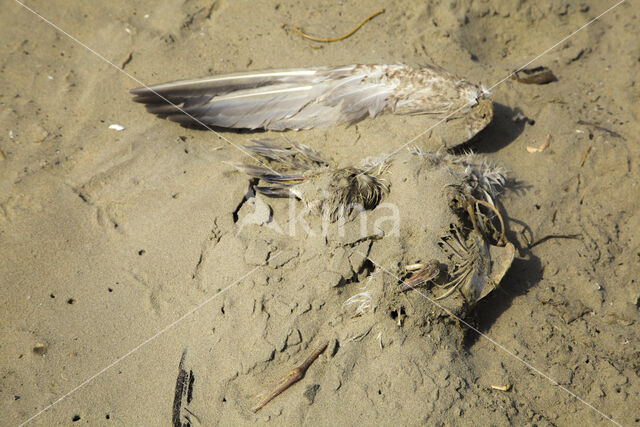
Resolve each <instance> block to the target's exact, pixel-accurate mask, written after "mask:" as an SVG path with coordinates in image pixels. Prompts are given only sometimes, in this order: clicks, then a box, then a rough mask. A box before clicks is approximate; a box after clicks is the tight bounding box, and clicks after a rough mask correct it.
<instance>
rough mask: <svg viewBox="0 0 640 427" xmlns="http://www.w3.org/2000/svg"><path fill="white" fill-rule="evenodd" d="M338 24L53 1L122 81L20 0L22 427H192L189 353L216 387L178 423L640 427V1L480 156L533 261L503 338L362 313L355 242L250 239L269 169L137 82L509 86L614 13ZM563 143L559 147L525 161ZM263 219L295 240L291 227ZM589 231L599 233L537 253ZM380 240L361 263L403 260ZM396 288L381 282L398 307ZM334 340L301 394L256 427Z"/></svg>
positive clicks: (522, 249)
mask: <svg viewBox="0 0 640 427" xmlns="http://www.w3.org/2000/svg"><path fill="white" fill-rule="evenodd" d="M329 3H330V4H329ZM329 3H327V2H324V5H320V4H319V3H317V2H303V1H281V2H252V1H251V2H250V1H229V0H221V1H213V2H212V1H211V0H206V1H204V0H187V1H163V2H152V1H147V0H145V1H139V2H125V1H113V2H92V1H76V2H45V1H29V2H28V5H29V6H30V7H32V8H34V9H35V10H37V11H38V12H39V13H40V14H42V16H44V17H46V19H48V20H50V21H51V22H53V23H55V24H56V25H58V26H59V27H60V28H61V29H63V30H64V31H67V32H68V33H69V34H71V35H73V36H74V37H76V38H77V39H78V40H79V41H81V42H82V43H85V44H86V45H87V46H89V47H90V48H91V49H94V50H95V52H96V53H99V54H100V55H103V56H104V58H102V59H101V58H99V57H98V56H96V55H95V54H94V53H92V52H90V51H89V50H87V49H86V48H85V47H83V46H82V45H80V44H79V43H78V42H76V41H74V40H72V39H70V38H69V37H67V36H66V35H64V34H62V33H61V32H59V31H56V30H55V29H54V28H52V27H51V26H50V25H48V24H47V23H45V22H43V21H42V20H41V19H39V18H38V17H37V16H35V15H34V14H32V13H30V12H29V11H27V10H25V9H24V8H22V7H20V5H19V4H17V3H14V2H13V1H10V0H6V1H4V2H3V13H2V15H1V16H0V23H1V25H0V35H1V36H0V40H1V41H0V52H1V55H0V76H1V78H0V150H2V153H3V156H2V157H1V158H2V160H0V248H1V251H2V253H1V255H0V304H1V305H2V322H1V323H0V375H1V376H0V402H2V403H1V407H2V411H0V424H2V425H16V424H20V423H21V422H24V421H26V420H31V422H32V423H33V424H39V425H52V424H73V423H90V424H105V425H108V424H119V425H143V424H144V425H166V424H171V423H172V407H173V403H174V392H175V388H176V378H177V376H178V372H179V369H178V364H179V362H180V358H181V356H182V354H183V351H184V350H185V349H186V355H185V358H184V362H183V364H182V367H183V369H184V371H185V372H186V373H187V376H189V377H190V378H192V379H193V382H192V392H191V396H190V397H191V399H190V402H189V403H188V404H186V403H184V402H183V406H186V408H187V409H186V410H185V409H183V410H182V413H181V414H179V415H180V416H181V417H182V418H181V420H182V422H186V420H187V418H186V417H187V416H188V417H189V418H190V420H191V423H192V425H199V424H202V425H211V424H224V425H232V424H252V423H264V422H270V423H272V424H274V423H275V424H278V425H280V424H286V425H291V424H300V423H305V424H314V425H315V424H318V425H333V424H345V425H355V424H372V423H374V422H377V423H382V424H391V423H394V424H397V423H409V424H417V423H422V422H426V423H428V424H431V425H451V424H467V425H468V424H472V423H480V424H492V425H508V424H510V423H514V424H529V423H534V424H537V425H578V424H582V425H594V424H606V423H608V420H607V417H610V418H611V419H613V420H615V422H618V423H621V424H624V425H635V424H638V423H640V410H639V409H638V408H640V396H639V393H640V383H639V381H638V376H639V374H640V373H639V370H640V342H639V335H640V334H639V329H638V322H639V318H638V310H639V308H638V307H639V305H640V283H639V280H640V277H639V276H640V274H639V273H640V232H639V231H638V230H639V229H640V216H638V215H637V211H638V209H640V197H638V195H639V194H640V193H639V190H638V181H639V178H640V170H639V169H638V161H639V155H640V148H639V146H638V143H637V142H638V141H637V135H638V134H640V126H639V125H638V120H639V118H640V82H638V81H637V79H638V76H639V75H640V46H639V45H638V43H637V40H638V39H637V34H638V31H640V28H639V23H638V12H639V9H638V6H637V4H636V3H634V2H632V1H628V2H626V3H625V4H622V5H620V6H619V7H617V8H616V9H615V10H613V11H612V12H611V13H609V14H607V15H605V16H604V17H603V18H602V19H600V20H599V21H597V22H595V23H593V24H592V25H590V26H588V27H587V28H585V29H584V30H582V31H580V32H579V33H577V34H576V35H575V36H573V37H571V38H569V39H568V40H566V41H564V42H563V43H561V44H559V45H558V46H557V47H556V48H555V49H553V50H551V51H549V52H548V53H546V54H545V55H543V56H542V57H540V58H539V59H537V60H536V61H534V63H533V64H532V66H533V65H546V66H548V67H550V68H551V69H552V70H553V72H554V73H555V74H556V76H557V77H558V81H557V82H553V83H550V84H546V85H524V84H520V83H517V82H515V81H513V80H506V81H503V82H502V83H500V84H499V85H497V86H495V87H494V88H493V89H492V92H493V95H492V99H493V100H494V102H495V103H496V104H495V118H494V120H493V122H492V123H491V124H490V125H489V127H488V128H487V129H486V130H485V131H483V132H482V133H481V134H480V135H479V138H478V139H477V141H475V143H474V145H473V147H470V148H473V149H474V150H476V151H478V152H480V153H484V154H486V156H487V157H489V158H490V159H491V160H492V161H495V162H499V163H500V164H502V165H503V166H504V167H505V168H507V169H508V170H509V171H510V176H511V177H512V178H513V179H514V180H515V183H514V185H513V186H512V189H511V190H509V191H507V192H506V194H505V195H504V196H503V198H502V199H501V208H502V209H503V212H504V213H505V214H506V216H507V217H508V221H507V225H508V229H509V233H508V236H509V239H510V240H511V241H512V242H514V244H516V247H517V253H516V255H517V259H516V260H515V261H514V264H513V266H512V268H511V270H510V271H509V273H508V274H507V276H506V277H505V279H504V281H503V282H502V286H501V288H500V289H499V290H497V291H494V292H493V293H492V294H491V295H490V296H489V297H487V298H486V299H484V300H483V301H482V302H481V303H480V305H479V306H478V308H477V314H476V316H475V319H470V322H472V323H473V324H475V325H476V326H477V327H478V329H479V330H480V331H482V332H483V333H484V334H486V337H488V338H490V340H492V341H490V340H489V339H487V338H486V337H481V336H479V335H478V334H476V333H475V332H473V331H470V330H468V329H466V328H465V330H464V331H463V330H461V329H460V328H459V327H458V325H457V324H456V323H455V322H454V321H452V320H451V319H447V318H446V317H442V316H441V317H432V318H429V317H427V319H435V320H433V321H431V320H429V321H425V317H424V316H423V315H422V313H423V312H425V310H426V311H428V310H429V309H430V308H429V307H430V305H429V302H428V301H426V300H425V299H424V298H423V297H421V296H420V295H419V294H417V293H415V292H413V293H408V294H407V295H406V299H405V298H402V299H399V298H395V299H394V298H392V299H391V300H390V302H389V304H387V305H385V306H381V307H379V309H378V310H377V311H376V312H375V313H368V314H365V315H363V316H360V317H358V318H355V319H352V318H351V315H350V314H352V313H349V312H348V310H346V309H345V308H343V303H344V301H345V300H346V299H347V298H348V297H350V296H352V295H354V294H356V293H358V292H360V288H361V286H363V284H364V282H365V280H367V277H366V276H368V275H370V274H374V273H375V271H372V270H375V269H371V268H370V267H371V266H368V267H367V266H366V265H365V264H366V263H363V260H362V259H356V258H357V257H355V256H354V253H353V252H349V251H348V250H347V249H345V248H341V247H340V246H339V245H334V246H330V245H329V246H327V247H323V246H322V245H320V244H319V243H318V242H316V241H311V240H310V239H306V238H304V237H300V236H298V237H297V238H296V237H291V236H288V235H282V234H279V233H277V232H276V231H274V230H273V229H270V228H268V227H258V226H255V225H254V226H251V227H245V228H242V229H241V227H240V226H239V225H240V223H241V221H239V219H242V218H243V217H244V216H246V215H248V214H250V212H251V211H252V206H256V203H258V202H257V201H256V200H257V199H250V200H248V201H246V203H245V202H244V196H245V194H246V193H247V189H248V184H249V183H248V180H247V179H246V178H245V177H243V176H241V175H240V174H239V173H237V172H235V171H234V169H233V168H232V167H230V166H229V165H228V164H225V163H223V162H225V161H240V160H243V155H242V154H241V153H240V152H239V151H238V150H237V149H236V148H234V146H232V145H230V144H228V143H227V142H225V141H223V140H222V139H220V138H219V137H217V136H216V135H213V134H211V133H209V132H206V131H196V130H188V129H183V128H181V127H179V126H177V125H176V124H174V123H170V122H167V121H161V120H159V119H156V118H155V117H153V116H151V115H149V114H147V113H146V112H145V111H144V108H143V107H142V106H140V105H137V104H134V103H132V102H131V100H130V96H129V94H128V93H127V90H128V89H130V88H133V87H136V86H139V83H137V82H136V81H134V80H133V79H132V78H131V76H133V77H135V78H136V79H139V80H140V81H141V82H143V83H145V84H151V83H158V82H163V81H167V80H175V79H180V78H188V77H197V76H204V75H208V74H213V73H224V72H232V71H241V70H259V69H265V68H274V67H279V68H283V67H300V66H310V65H340V64H350V63H397V62H404V63H409V64H424V63H435V64H438V65H440V66H442V67H444V68H445V69H448V70H450V71H452V72H454V73H456V74H458V75H461V76H464V77H465V78H467V79H468V80H470V81H473V82H477V83H482V84H484V85H485V86H487V87H490V86H492V85H494V84H495V83H498V82H500V81H501V80H502V79H503V78H504V77H506V76H507V75H508V74H509V72H510V71H512V70H513V69H515V68H517V67H519V66H521V65H523V64H525V63H527V62H528V61H530V60H531V59H534V58H535V57H536V56H537V55H539V54H541V53H543V52H544V51H545V49H547V48H549V47H551V46H553V45H554V44H556V43H557V42H558V41H560V40H562V39H563V38H564V37H567V36H568V35H570V34H571V33H572V32H574V31H575V30H577V29H578V28H580V26H582V25H583V24H584V23H586V22H587V21H589V20H590V19H592V18H594V17H596V16H597V15H598V14H600V13H601V12H603V11H605V10H606V9H607V8H608V7H610V6H612V5H613V4H615V2H613V1H573V0H569V1H561V2H558V1H552V0H545V1H541V2H526V1H494V0H488V1H474V2H471V1H457V2H456V1H445V2H438V1H435V2H417V1H415V2H406V3H405V4H401V3H399V2H382V1H369V0H367V1H360V2H338V1H335V2H329ZM381 7H385V8H386V12H385V13H384V14H382V15H380V16H378V17H376V18H375V19H374V20H372V21H371V22H369V23H367V24H366V25H365V26H364V27H363V28H362V29H361V30H360V31H359V32H357V33H356V34H355V35H354V36H352V37H350V38H348V39H346V40H344V41H341V42H338V43H333V44H324V45H319V44H317V43H314V42H310V41H306V40H303V39H301V38H300V37H299V36H298V35H296V34H294V33H292V32H287V31H285V30H284V29H283V28H281V26H282V25H283V24H296V25H303V26H304V28H305V29H306V30H307V31H308V32H310V33H313V34H318V35H338V34H342V33H344V32H346V31H347V30H348V29H350V28H352V27H353V25H354V24H355V23H356V22H358V21H359V20H361V19H362V18H363V17H364V16H366V15H367V14H369V13H371V12H373V11H375V10H377V9H379V8H381ZM105 58H106V59H107V60H109V61H112V62H113V63H114V64H115V65H116V68H119V69H120V70H118V69H116V68H114V67H112V66H111V65H109V64H108V63H107V62H105V60H104V59H105ZM122 68H124V71H125V72H126V73H130V75H131V76H128V75H127V74H125V73H123V72H122ZM111 124H120V125H122V126H124V127H125V129H124V130H122V131H116V130H112V129H109V125H111ZM428 126H429V124H428V122H426V121H424V119H423V118H420V117H409V118H407V117H388V118H387V117H385V118H379V119H376V120H365V121H363V122H361V123H359V124H357V125H355V126H351V127H338V128H331V129H323V130H319V131H310V132H298V133H295V132H290V133H287V134H286V136H287V137H289V138H292V139H295V140H297V141H299V142H304V143H306V144H308V145H310V146H312V147H314V148H315V149H317V150H319V151H322V152H323V153H325V154H326V155H327V156H329V157H330V158H332V159H333V161H335V162H337V163H341V164H349V163H353V162H355V161H356V160H359V159H360V158H362V157H363V154H366V155H376V154H379V153H382V152H386V151H390V150H391V149H393V148H395V147H397V146H399V145H401V144H403V143H405V142H406V141H409V140H410V139H411V138H413V137H415V136H416V135H419V134H421V133H423V132H424V131H425V130H426V129H427V128H428ZM443 129H444V128H443ZM548 134H550V135H552V139H551V146H550V147H549V148H548V149H547V150H545V151H544V152H542V153H529V152H527V151H526V149H525V147H526V146H527V145H534V146H537V145H539V144H540V143H542V141H544V139H545V137H546V135H548ZM439 135H440V137H436V136H433V135H431V134H424V135H423V136H421V137H420V138H419V139H418V142H419V143H423V144H427V145H429V144H430V146H437V145H439V144H442V143H443V141H442V138H445V139H446V135H447V132H446V131H440V134H439ZM223 136H224V137H225V138H227V139H229V140H230V141H231V142H232V143H233V144H235V145H239V144H244V143H246V141H247V138H249V137H252V136H253V135H246V134H238V133H225V134H224V135H223ZM260 136H273V135H270V134H269V133H267V134H266V135H262V134H261V135H260ZM275 137H279V134H275ZM407 191H408V192H409V193H410V190H407ZM416 191H421V190H420V189H417V190H416ZM395 194H397V196H398V197H402V195H401V194H398V193H395ZM406 196H407V197H410V196H411V195H410V194H407V195H406ZM261 200H262V201H264V202H265V203H269V205H270V208H269V209H271V210H272V211H273V213H274V218H277V214H278V213H279V212H286V209H287V205H286V204H282V203H280V202H279V201H275V202H274V201H270V200H263V199H261ZM238 208H240V209H238ZM267 216H268V215H267ZM569 234H571V235H572V234H577V235H579V238H578V239H559V238H553V239H548V240H546V241H544V242H542V243H541V244H539V245H537V246H535V247H533V248H531V249H528V241H534V240H537V239H540V238H542V237H544V236H547V235H569ZM366 245H370V243H366ZM375 245H376V246H375V248H373V249H375V250H373V249H371V247H370V246H366V247H362V248H360V249H362V250H365V251H368V250H370V249H371V250H372V252H370V253H371V255H372V257H374V255H375V254H384V253H385V251H387V253H389V250H390V249H388V248H389V247H390V246H388V245H390V244H387V243H385V241H384V240H382V241H378V242H375ZM356 246H357V245H356ZM376 251H377V252H376ZM276 254H277V257H276V256H275V255H276ZM264 264H266V265H264ZM376 277H377V278H376ZM382 277H383V275H378V276H375V277H374V280H379V282H380V283H378V284H377V285H375V286H379V288H378V289H386V291H385V292H387V293H392V292H391V291H389V289H392V286H394V284H393V283H391V281H390V280H389V278H387V279H383V278H382ZM385 280H386V282H385ZM221 290H223V291H224V292H223V293H222V294H219V292H220V291H221ZM393 304H396V305H395V306H394V305H393ZM394 307H395V308H394ZM194 310H195V311H194ZM421 310H422V311H421ZM402 317H404V318H402ZM399 318H400V319H399ZM400 320H402V321H400ZM463 334H464V336H463ZM354 337H356V338H357V339H353V338H354ZM462 338H464V341H462ZM325 339H326V340H329V342H330V344H329V348H328V350H327V351H325V352H324V354H323V355H321V356H320V357H319V359H318V360H317V361H316V362H315V363H314V364H313V365H312V366H311V368H310V369H309V371H308V373H307V375H306V377H305V378H304V379H303V380H302V381H301V382H300V383H298V384H296V385H295V386H294V387H293V388H292V389H290V390H288V391H287V392H285V393H284V394H283V395H281V396H280V397H278V398H277V399H276V400H274V401H273V402H271V403H270V404H269V405H268V406H266V407H265V408H264V409H263V410H262V411H260V412H258V413H257V414H253V413H252V412H251V411H250V410H249V408H250V407H251V405H252V404H253V403H255V400H253V399H252V396H253V395H254V394H255V393H257V392H259V391H261V390H263V389H264V388H265V387H266V386H267V385H269V384H271V383H273V382H274V381H276V380H277V379H278V378H279V377H281V376H282V375H283V374H284V373H285V372H287V371H288V370H289V369H290V368H292V367H294V366H295V365H296V364H298V363H300V362H301V361H302V360H303V359H304V358H305V357H306V356H307V355H308V354H309V353H310V352H311V351H312V350H313V349H314V348H316V346H317V345H318V344H319V343H320V342H321V341H322V340H325ZM461 341H462V345H459V343H460V342H461ZM525 362H526V363H525ZM506 384H510V385H511V389H510V390H509V391H506V392H505V391H500V390H495V389H492V388H491V386H492V385H506ZM63 397H64V398H63ZM61 398H62V399H61ZM185 402H186V397H185ZM53 403H54V405H53V406H51V407H49V405H51V404H53ZM43 409H47V410H46V411H45V412H42V413H40V411H42V410H43ZM187 410H188V411H190V412H188V411H187ZM35 415H37V417H35V418H32V417H33V416H35Z"/></svg>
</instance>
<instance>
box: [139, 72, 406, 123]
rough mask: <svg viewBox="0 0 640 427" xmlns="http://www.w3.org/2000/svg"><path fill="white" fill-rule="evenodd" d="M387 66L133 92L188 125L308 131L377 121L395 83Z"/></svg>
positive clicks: (248, 76)
mask: <svg viewBox="0 0 640 427" xmlns="http://www.w3.org/2000/svg"><path fill="white" fill-rule="evenodd" d="M383 67H385V66H375V65H371V66H365V65H347V66H341V67H331V68H329V67H317V68H307V69H288V70H277V71H263V72H260V71H259V72H247V73H235V74H227V75H219V76H213V77H207V78H202V79H196V80H184V81H177V82H171V83H164V84H159V85H156V86H149V87H141V88H137V89H133V90H131V93H132V94H133V95H135V97H134V98H133V100H134V101H136V102H140V103H143V104H146V107H147V111H149V112H150V113H153V114H156V115H157V116H159V117H162V118H167V119H169V120H172V121H176V122H179V123H182V124H185V125H200V126H202V125H206V126H213V127H221V128H245V129H261V128H263V129H272V130H284V129H310V128H314V127H325V126H330V125H335V124H340V123H349V122H354V121H357V120H360V119H362V118H364V117H366V116H367V115H368V116H371V117H375V116H376V115H378V114H379V113H381V112H382V111H383V110H384V109H385V108H387V107H388V101H389V99H390V97H391V95H392V94H393V90H394V88H395V84H394V82H392V81H389V80H388V79H384V78H380V75H381V73H382V74H383V73H384V69H383Z"/></svg>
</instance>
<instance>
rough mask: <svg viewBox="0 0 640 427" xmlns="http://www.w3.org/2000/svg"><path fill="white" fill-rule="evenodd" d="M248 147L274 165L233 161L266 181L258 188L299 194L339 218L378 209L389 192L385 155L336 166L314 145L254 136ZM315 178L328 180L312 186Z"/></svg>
mask: <svg viewBox="0 0 640 427" xmlns="http://www.w3.org/2000/svg"><path fill="white" fill-rule="evenodd" d="M252 142H253V143H254V145H247V146H245V148H246V149H247V150H248V151H250V152H252V153H254V154H257V155H259V156H260V157H262V158H264V159H266V160H268V161H269V162H270V165H272V166H273V168H271V167H267V166H266V165H265V166H254V165H246V164H233V166H234V167H236V168H237V169H238V170H240V171H242V172H244V173H246V174H248V175H250V176H252V177H254V178H258V179H259V180H261V181H263V182H264V183H266V184H269V185H267V186H265V185H262V186H257V187H256V190H257V191H258V192H260V193H262V194H264V195H266V196H269V197H288V198H297V199H300V200H303V201H304V202H306V203H308V204H311V205H313V206H318V207H319V209H320V211H321V213H322V215H323V217H326V218H328V219H329V220H330V221H332V222H335V221H337V220H339V219H341V218H345V217H349V216H351V215H353V214H358V213H360V212H361V211H363V210H371V209H375V207H376V206H378V204H380V202H381V201H382V199H383V198H384V197H385V196H386V195H387V193H388V192H389V184H388V183H387V180H386V179H385V178H383V176H382V175H383V174H384V173H385V172H386V170H387V168H388V162H387V161H385V160H384V159H383V158H380V159H374V160H369V161H366V162H363V164H362V165H361V166H354V167H346V168H340V169H333V168H330V167H329V164H328V162H326V161H325V160H323V159H322V157H321V156H320V155H319V154H318V153H317V152H315V151H313V150H312V149H311V148H310V147H308V146H306V145H302V144H297V143H295V142H290V144H291V146H290V147H280V146H278V145H275V144H272V143H271V142H270V141H268V140H253V141H252ZM314 181H315V182H316V183H317V182H318V181H324V182H323V184H324V185H321V186H320V187H322V188H316V189H312V188H311V187H312V186H313V185H314Z"/></svg>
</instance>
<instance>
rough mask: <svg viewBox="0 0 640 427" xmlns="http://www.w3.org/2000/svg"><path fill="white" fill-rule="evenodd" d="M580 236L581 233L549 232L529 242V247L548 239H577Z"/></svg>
mask: <svg viewBox="0 0 640 427" xmlns="http://www.w3.org/2000/svg"><path fill="white" fill-rule="evenodd" d="M581 237H582V235H580V234H549V235H547V236H544V237H543V238H541V239H538V240H536V241H535V242H533V243H531V244H530V245H529V249H532V248H533V247H534V246H538V245H539V244H540V243H544V242H546V241H547V240H549V239H579V238H581Z"/></svg>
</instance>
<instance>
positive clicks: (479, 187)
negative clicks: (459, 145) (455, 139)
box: [410, 147, 507, 206]
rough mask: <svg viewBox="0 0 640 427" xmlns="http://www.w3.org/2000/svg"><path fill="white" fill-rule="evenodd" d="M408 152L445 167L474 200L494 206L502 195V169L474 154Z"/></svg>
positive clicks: (505, 175)
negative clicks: (468, 189) (468, 188)
mask: <svg viewBox="0 0 640 427" xmlns="http://www.w3.org/2000/svg"><path fill="white" fill-rule="evenodd" d="M410 152H411V153H412V154H414V155H416V156H420V157H423V158H425V159H428V160H429V161H430V162H432V163H433V164H434V165H440V164H444V165H447V166H448V169H449V171H450V172H451V173H452V174H454V175H458V176H461V177H462V178H463V179H464V181H465V182H466V183H467V184H468V185H469V187H470V192H471V194H472V195H473V196H474V197H475V198H477V199H479V200H484V201H486V202H488V203H490V204H491V205H493V206H495V202H494V199H495V198H497V197H498V196H499V195H500V194H501V193H502V190H503V188H504V187H505V185H506V182H507V173H506V171H505V170H504V168H502V167H501V166H498V165H495V164H493V163H491V162H489V161H488V160H487V159H485V158H483V157H481V156H479V155H477V154H474V153H465V154H462V155H453V154H450V153H447V152H446V151H443V150H439V151H425V150H422V149H421V148H419V147H414V148H411V149H410Z"/></svg>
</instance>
